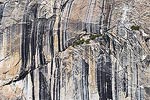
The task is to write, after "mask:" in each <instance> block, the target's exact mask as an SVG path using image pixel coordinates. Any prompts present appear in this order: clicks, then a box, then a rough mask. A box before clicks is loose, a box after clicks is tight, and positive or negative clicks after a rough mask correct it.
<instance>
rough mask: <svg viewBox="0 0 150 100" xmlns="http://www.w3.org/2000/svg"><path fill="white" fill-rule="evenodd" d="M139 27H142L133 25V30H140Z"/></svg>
mask: <svg viewBox="0 0 150 100" xmlns="http://www.w3.org/2000/svg"><path fill="white" fill-rule="evenodd" d="M139 29H140V26H138V25H132V26H131V30H139Z"/></svg>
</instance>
